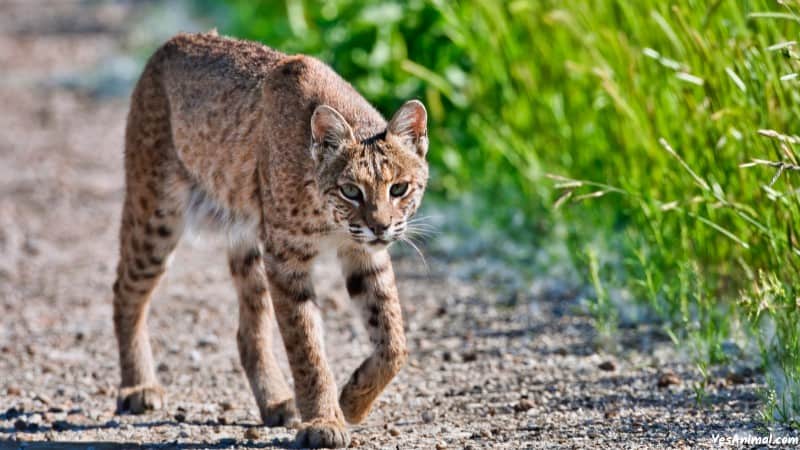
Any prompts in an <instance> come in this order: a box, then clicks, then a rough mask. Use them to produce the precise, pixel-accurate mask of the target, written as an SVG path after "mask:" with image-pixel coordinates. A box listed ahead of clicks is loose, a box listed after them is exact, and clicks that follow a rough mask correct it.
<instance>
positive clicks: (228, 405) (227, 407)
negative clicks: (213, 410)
mask: <svg viewBox="0 0 800 450" xmlns="http://www.w3.org/2000/svg"><path fill="white" fill-rule="evenodd" d="M219 407H220V408H222V410H223V411H230V410H232V409H233V403H231V402H229V401H227V400H226V401H222V402H220V403H219Z"/></svg>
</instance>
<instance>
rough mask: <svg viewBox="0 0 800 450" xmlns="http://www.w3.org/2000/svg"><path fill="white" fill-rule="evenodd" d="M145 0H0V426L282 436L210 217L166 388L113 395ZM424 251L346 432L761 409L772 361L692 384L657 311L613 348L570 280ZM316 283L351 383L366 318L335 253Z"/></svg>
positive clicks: (589, 429) (546, 436)
mask: <svg viewBox="0 0 800 450" xmlns="http://www.w3.org/2000/svg"><path fill="white" fill-rule="evenodd" d="M147 5H150V4H147ZM42 6H46V7H42ZM141 8H143V6H142V3H136V2H122V3H114V4H106V3H99V2H76V1H63V2H55V1H52V2H44V1H42V2H25V1H11V2H3V3H2V4H0V306H2V309H0V311H2V313H0V448H18V447H21V448H88V447H93V448H95V449H100V448H120V449H121V448H133V447H136V446H143V447H166V448H186V449H194V448H233V447H243V448H249V447H256V448H285V447H291V446H292V438H293V435H294V430H287V429H281V428H277V429H267V428H261V427H259V426H258V414H257V410H256V406H255V403H254V400H253V399H252V396H251V394H250V392H249V390H248V388H247V385H246V381H245V377H244V375H243V373H242V370H241V368H240V366H239V363H238V356H237V352H236V346H235V329H236V316H237V307H236V300H235V294H234V290H233V287H232V284H231V282H230V280H229V276H228V273H227V267H226V262H225V257H224V256H223V255H224V250H223V246H222V244H221V243H220V242H217V241H215V240H213V239H209V238H207V237H205V236H199V237H197V238H195V239H194V240H191V241H189V242H186V243H184V244H183V245H182V246H181V247H180V248H179V250H178V253H177V255H176V258H175V261H174V263H173V265H172V268H171V271H170V272H169V274H168V276H167V278H166V279H165V280H164V282H163V283H162V284H161V286H160V288H159V289H158V291H157V293H156V295H155V299H154V301H153V305H152V308H151V314H150V322H149V323H150V327H151V335H152V337H153V347H154V352H155V357H156V360H157V363H158V375H159V378H160V379H161V381H162V382H163V383H164V385H165V387H166V389H167V392H168V406H167V408H166V409H165V410H164V411H159V412H156V413H153V414H148V415H143V416H130V415H125V416H117V415H115V414H114V407H115V394H116V392H115V391H116V385H117V382H118V377H119V374H118V369H117V365H116V364H117V362H116V361H117V360H116V344H115V341H114V337H113V330H112V322H111V288H110V286H111V283H112V281H113V274H114V267H115V264H116V259H117V251H116V249H117V243H116V235H117V231H118V222H119V214H120V209H121V200H122V193H123V190H122V185H123V174H122V137H123V130H124V121H125V114H126V106H127V98H126V96H127V93H128V92H129V89H130V79H129V78H130V75H124V74H125V73H127V72H125V71H124V70H116V69H115V68H117V67H119V66H120V65H122V66H123V67H124V66H125V65H126V64H129V63H127V62H126V61H129V59H128V58H126V56H125V55H129V54H131V50H130V48H131V39H132V36H135V34H136V32H135V27H134V26H133V25H132V24H135V23H137V21H140V22H141V21H145V19H143V18H142V17H144V16H142V15H140V14H138V13H139V12H140V11H139V10H140V9H141ZM175 31H177V30H175ZM119 74H123V75H119ZM126 76H127V78H126ZM119 86H122V87H121V88H120V87H119ZM120 92H121V93H122V95H119V93H120ZM434 151H435V150H434ZM471 259H472V258H471ZM428 263H429V266H430V269H428V270H426V269H425V268H424V267H423V266H422V265H421V264H420V263H419V260H418V259H416V258H414V257H411V256H410V255H406V254H404V253H401V254H400V255H399V256H398V258H397V263H396V264H397V274H398V279H399V284H400V292H401V296H402V298H403V301H404V313H405V319H406V323H407V329H408V336H409V343H410V352H411V355H410V361H409V364H408V366H407V367H406V368H405V369H404V370H403V372H402V373H401V375H400V376H399V377H398V378H397V379H396V380H395V381H394V382H393V383H392V384H391V385H390V386H389V388H388V389H387V390H386V392H385V393H384V394H383V395H382V397H381V399H380V400H379V402H378V403H377V404H376V407H375V408H374V410H373V412H372V413H371V415H370V416H369V418H368V419H367V421H366V422H365V423H364V424H362V425H359V426H354V427H352V431H353V436H354V443H353V446H357V447H359V448H558V447H568V448H573V447H601V448H625V447H636V448H641V447H655V448H663V447H666V448H681V447H686V448H689V447H691V448H694V447H712V446H714V444H713V441H712V436H713V435H714V434H719V433H722V434H724V433H728V434H730V433H733V432H743V431H747V430H750V431H751V432H752V430H754V429H755V427H756V425H757V423H756V420H757V418H758V411H759V409H758V408H759V396H758V390H759V389H760V388H761V387H762V386H763V379H762V378H763V377H761V376H759V375H757V374H756V375H753V374H752V373H750V372H748V371H747V370H746V369H743V370H739V371H735V372H733V373H727V374H726V373H720V374H718V375H715V376H714V377H712V380H711V384H710V385H709V386H708V387H707V388H706V393H707V399H706V403H705V404H704V405H702V406H700V405H698V404H697V403H696V401H695V396H694V389H693V386H694V384H695V383H696V382H697V381H698V380H697V375H696V371H694V370H693V369H692V366H691V365H690V364H687V363H686V362H685V358H681V357H679V356H678V355H677V354H676V353H675V352H674V350H673V348H672V347H671V345H670V343H669V341H668V340H666V339H665V338H664V337H663V336H660V335H659V334H658V333H655V332H652V331H651V330H649V329H648V328H647V327H644V326H642V327H639V328H629V329H624V330H622V337H621V340H620V343H621V346H620V348H621V349H622V350H619V351H615V352H613V354H612V353H606V352H603V351H602V350H600V349H599V348H598V346H597V345H596V342H597V341H598V339H597V336H596V333H595V331H594V329H593V328H592V325H591V321H590V320H589V318H587V317H586V316H585V315H582V314H580V313H579V312H577V311H579V310H580V308H578V300H577V297H578V293H577V292H576V291H574V290H570V289H567V288H564V287H563V285H562V284H560V283H558V282H557V281H555V280H533V281H531V282H529V283H527V284H526V283H522V285H521V286H523V288H519V284H517V285H516V287H514V288H511V287H509V284H508V283H505V282H503V281H502V280H499V281H498V279H494V278H493V277H491V276H481V274H483V273H484V272H486V273H488V272H489V269H488V268H486V269H485V268H484V267H482V266H480V264H479V263H477V262H465V261H464V260H463V259H460V258H455V257H452V256H451V257H447V256H446V255H443V254H439V255H438V256H437V255H436V254H434V256H433V257H431V258H429V261H428ZM465 267H466V268H467V269H466V270H465ZM465 273H471V274H472V275H471V276H465V275H464V274H465ZM320 283H321V286H322V288H321V289H320V292H324V293H326V294H327V297H326V299H325V301H324V302H323V305H324V307H323V309H324V311H323V314H324V316H325V318H326V338H327V351H328V355H329V359H330V360H331V364H332V365H333V367H334V369H335V373H336V376H337V380H339V382H340V383H343V382H344V381H345V380H346V377H347V376H348V374H349V373H350V372H351V371H352V370H353V369H354V368H355V367H357V365H358V364H359V362H360V361H361V360H362V358H364V356H365V355H366V354H367V352H368V350H369V348H368V345H367V339H366V334H365V332H364V330H363V328H362V327H361V326H360V324H359V323H358V322H357V321H356V318H355V315H354V314H353V313H352V312H351V311H350V309H349V307H348V306H347V303H346V301H344V300H343V298H344V295H343V291H342V286H341V280H340V279H339V278H338V275H337V274H335V273H328V272H325V271H324V270H322V271H320ZM526 286H527V287H526ZM541 286H545V287H544V288H542V287H541ZM279 351H280V349H279ZM280 353H281V354H282V353H283V352H282V351H280ZM282 358H283V356H282ZM284 360H285V359H284ZM284 369H285V371H286V372H287V374H288V370H287V368H286V367H285V365H284Z"/></svg>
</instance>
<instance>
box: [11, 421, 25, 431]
mask: <svg viewBox="0 0 800 450" xmlns="http://www.w3.org/2000/svg"><path fill="white" fill-rule="evenodd" d="M14 429H15V430H17V431H25V430H27V429H28V423H27V422H25V421H24V420H22V419H17V420H16V421H14Z"/></svg>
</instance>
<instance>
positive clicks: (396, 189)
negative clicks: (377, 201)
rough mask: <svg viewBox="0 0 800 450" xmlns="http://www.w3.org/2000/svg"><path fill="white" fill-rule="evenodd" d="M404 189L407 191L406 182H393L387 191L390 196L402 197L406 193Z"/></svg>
mask: <svg viewBox="0 0 800 450" xmlns="http://www.w3.org/2000/svg"><path fill="white" fill-rule="evenodd" d="M406 191H408V183H397V184H393V185H392V187H390V188H389V193H390V194H392V197H402V196H404V195H405V194H406Z"/></svg>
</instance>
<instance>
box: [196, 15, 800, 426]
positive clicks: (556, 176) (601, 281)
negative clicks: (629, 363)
mask: <svg viewBox="0 0 800 450" xmlns="http://www.w3.org/2000/svg"><path fill="white" fill-rule="evenodd" d="M784 3H786V4H779V3H778V2H775V1H765V0H752V1H745V0H738V1H735V0H713V1H700V0H684V1H673V2H664V1H658V0H641V1H623V0H611V1H600V0H575V1H570V2H560V1H552V0H529V1H524V0H515V1H509V2H503V3H502V5H501V3H500V2H481V1H460V2H446V1H444V0H427V1H423V0H411V1H409V2H399V1H398V2H391V1H381V2H375V1H368V2H364V1H355V0H332V1H326V2H324V3H316V2H312V1H301V0H287V1H285V2H269V1H267V2H253V1H245V0H231V1H229V2H227V6H226V7H224V8H223V9H224V11H223V12H224V13H226V14H227V15H228V18H229V21H228V22H227V23H228V25H227V26H226V27H223V28H222V30H221V31H222V32H224V33H228V34H233V35H236V36H240V37H246V38H252V39H258V40H261V41H263V42H265V43H267V44H269V45H272V46H274V47H277V48H281V49H283V50H286V51H289V52H304V53H310V54H314V55H317V56H319V57H321V58H322V59H324V60H326V61H328V62H329V63H330V64H331V65H332V66H333V67H334V68H335V69H336V70H337V71H339V73H341V74H342V75H343V76H344V77H345V78H347V79H348V80H350V81H351V82H353V84H354V85H355V86H356V87H357V88H358V89H359V90H360V91H361V92H362V93H364V95H365V96H366V97H367V98H369V99H370V100H371V101H373V102H374V103H375V104H376V105H377V106H378V107H379V108H380V109H381V110H382V111H384V112H385V113H386V114H390V113H391V112H392V111H393V110H394V109H395V108H396V107H397V106H399V105H400V104H401V103H402V102H403V101H404V100H405V99H407V98H411V97H418V98H421V99H422V100H423V101H424V102H425V104H426V105H427V107H428V109H429V112H430V129H431V152H430V159H431V163H432V166H433V172H432V186H431V189H432V192H434V193H435V194H436V195H438V196H440V197H441V198H445V199H457V198H459V197H460V196H462V195H463V194H465V193H467V192H469V193H471V195H474V196H476V197H477V198H483V199H486V201H485V202H484V208H483V209H481V210H480V211H479V212H478V213H477V214H476V215H475V216H474V217H473V218H472V220H475V221H478V222H480V221H490V220H491V221H494V222H496V223H499V224H502V225H505V226H509V227H510V226H511V224H515V225H514V226H515V227H516V229H517V232H515V233H514V234H515V235H516V236H520V235H522V236H526V237H529V236H536V237H547V236H548V230H550V229H552V228H554V227H556V226H565V227H567V229H568V241H569V243H570V246H571V248H573V249H574V250H575V252H574V253H575V258H576V260H578V261H583V262H585V263H586V265H585V266H584V267H585V274H586V281H587V283H591V284H592V285H594V286H595V287H596V290H597V293H596V296H595V297H596V301H595V302H594V306H593V307H592V308H590V309H591V310H592V311H593V312H595V313H596V314H597V316H598V323H600V324H605V325H604V326H607V327H608V329H609V330H613V326H612V325H611V324H612V323H613V321H615V320H616V318H617V317H619V314H618V311H615V309H614V308H613V307H610V305H612V306H613V305H615V304H616V303H615V302H614V299H612V298H610V297H609V296H610V295H611V293H613V292H615V291H616V290H615V289H616V288H619V289H626V290H628V291H629V292H632V293H633V297H634V298H636V299H638V300H639V301H641V302H642V304H645V305H647V306H648V308H649V309H650V310H651V311H652V312H653V314H654V315H655V316H656V317H657V318H658V320H659V321H661V323H662V324H663V326H664V329H665V330H666V331H667V332H668V333H669V334H670V335H671V336H673V337H674V339H675V340H676V342H678V343H681V344H683V345H686V346H687V347H689V348H691V349H692V350H693V351H694V353H695V354H696V358H697V361H698V367H699V368H700V369H701V372H704V371H705V370H706V367H707V365H708V364H716V363H723V362H726V361H727V360H729V359H730V358H731V355H730V354H729V352H726V351H725V344H726V343H729V342H731V341H734V342H738V343H740V345H742V346H744V347H747V346H749V345H752V346H753V347H754V348H757V349H760V350H761V354H762V359H761V364H762V365H763V367H764V368H765V370H767V374H768V379H769V381H770V387H771V389H772V391H771V394H770V395H769V396H768V398H769V399H770V400H769V401H768V402H767V406H768V408H769V410H768V411H767V414H766V417H768V418H769V419H778V420H780V421H782V422H785V423H789V424H793V425H795V424H797V423H798V417H800V388H798V382H800V343H798V340H799V338H800V327H798V319H800V317H798V315H800V312H799V311H798V310H799V308H800V306H798V302H800V300H798V298H799V297H798V295H800V275H799V273H798V269H799V268H800V267H799V266H800V250H798V244H797V240H798V237H797V230H796V227H797V224H798V223H800V204H799V203H798V191H797V189H798V186H797V184H798V179H797V175H796V174H795V172H796V169H798V168H797V167H796V166H793V164H796V163H797V155H796V153H795V149H794V146H795V145H796V142H797V141H800V139H797V138H782V134H788V135H791V134H794V133H795V132H797V130H796V128H797V126H798V125H797V123H798V118H800V91H798V86H800V85H798V83H800V81H799V80H800V77H798V78H797V79H795V78H794V76H795V75H794V74H795V72H796V71H797V70H798V66H799V65H800V61H798V56H797V52H798V51H800V50H797V49H796V48H795V47H794V46H793V45H791V44H790V43H789V41H792V40H795V39H798V38H800V33H799V32H800V21H799V20H798V16H797V15H796V10H795V7H796V3H795V2H789V1H787V2H784ZM204 5H205V6H208V5H209V4H208V3H204ZM787 5H790V6H787ZM762 129H769V130H776V131H777V133H778V134H775V133H769V132H764V133H762V134H759V130H762ZM764 134H766V135H764ZM754 160H765V161H773V162H785V163H786V164H787V165H786V166H785V169H786V170H783V171H781V173H780V175H779V176H776V174H777V172H778V170H779V169H778V168H777V167H773V166H769V165H766V164H764V163H763V162H761V163H756V164H754V165H750V166H746V167H742V164H745V163H749V162H752V161H754ZM548 174H551V175H550V176H548ZM519 229H522V230H525V233H519V232H518V231H519ZM532 241H534V242H535V239H532ZM599 243H600V244H602V245H600V244H599ZM587 249H588V250H587ZM587 255H588V257H587ZM618 307H619V305H618Z"/></svg>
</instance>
